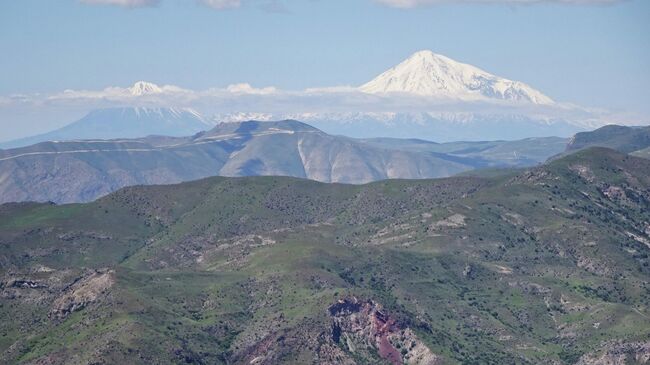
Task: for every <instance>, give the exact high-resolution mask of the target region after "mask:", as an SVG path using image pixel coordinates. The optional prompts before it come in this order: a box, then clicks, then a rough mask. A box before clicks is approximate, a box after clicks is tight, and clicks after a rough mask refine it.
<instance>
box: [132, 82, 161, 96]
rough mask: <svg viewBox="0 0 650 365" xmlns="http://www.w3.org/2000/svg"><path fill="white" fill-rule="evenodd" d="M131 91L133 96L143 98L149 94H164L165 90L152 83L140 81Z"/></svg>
mask: <svg viewBox="0 0 650 365" xmlns="http://www.w3.org/2000/svg"><path fill="white" fill-rule="evenodd" d="M129 91H130V92H131V95H134V96H142V95H149V94H160V93H162V92H163V89H162V88H161V87H160V86H158V85H156V84H154V83H151V82H146V81H138V82H136V83H135V84H133V86H132V87H130V88H129Z"/></svg>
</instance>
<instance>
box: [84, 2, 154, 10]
mask: <svg viewBox="0 0 650 365" xmlns="http://www.w3.org/2000/svg"><path fill="white" fill-rule="evenodd" d="M79 2H81V3H84V4H90V5H115V6H122V7H125V8H140V7H145V6H155V5H158V3H160V0H79Z"/></svg>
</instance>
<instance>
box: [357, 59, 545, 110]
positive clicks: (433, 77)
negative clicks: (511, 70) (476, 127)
mask: <svg viewBox="0 0 650 365" xmlns="http://www.w3.org/2000/svg"><path fill="white" fill-rule="evenodd" d="M359 89H360V90H361V91H364V92H367V93H373V94H376V93H408V94H415V95H422V96H432V97H437V98H448V99H458V100H466V101H475V100H481V99H500V100H510V101H525V102H530V103H533V104H552V103H553V100H551V98H549V97H548V96H546V95H544V94H542V93H541V92H539V91H537V90H535V89H533V88H532V87H530V86H528V85H526V84H524V83H522V82H518V81H512V80H508V79H504V78H501V77H498V76H495V75H492V74H490V73H488V72H485V71H483V70H481V69H479V68H477V67H474V66H471V65H467V64H464V63H460V62H457V61H454V60H452V59H451V58H449V57H445V56H442V55H439V54H435V53H433V52H431V51H420V52H417V53H415V54H413V55H412V56H411V57H409V58H408V59H407V60H405V61H404V62H402V63H400V64H399V65H397V66H395V67H393V68H391V69H390V70H388V71H386V72H384V73H382V74H381V75H379V76H377V78H375V79H374V80H372V81H370V82H368V83H366V84H364V85H362V86H361V87H360V88H359Z"/></svg>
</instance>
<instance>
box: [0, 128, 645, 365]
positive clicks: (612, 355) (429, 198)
mask: <svg viewBox="0 0 650 365" xmlns="http://www.w3.org/2000/svg"><path fill="white" fill-rule="evenodd" d="M274 128H278V129H285V130H286V129H287V126H286V125H285V126H282V125H280V126H277V127H274ZM245 129H248V130H249V131H250V132H251V133H250V134H253V133H262V132H271V130H268V129H267V130H266V131H262V130H260V129H258V128H257V127H255V126H254V125H249V126H246V127H245ZM304 132H309V133H311V132H310V131H309V130H308V129H305V130H304ZM296 133H297V132H296ZM312 134H313V133H312ZM283 135H285V136H286V135H289V134H288V133H284V134H283ZM212 137H213V138H214V137H217V136H216V135H214V136H212ZM242 138H246V137H242ZM649 222H650V161H649V160H645V159H640V158H635V157H631V156H628V155H624V154H621V153H618V152H616V151H613V150H609V149H605V148H590V149H587V150H582V151H579V152H577V153H575V154H572V155H571V156H567V157H565V158H563V159H560V160H557V161H554V162H552V163H549V164H545V165H543V166H538V167H535V168H532V169H528V170H526V171H521V172H520V173H517V174H513V175H512V176H508V177H507V178H503V177H499V178H494V179H482V178H471V177H453V178H447V179H438V180H419V181H413V180H391V181H382V182H377V183H372V184H367V185H361V186H358V185H344V184H322V183H317V182H314V181H308V180H302V179H296V178H288V177H244V178H226V177H213V178H209V179H202V180H198V181H193V182H187V183H183V184H178V185H166V186H137V187H131V188H126V189H123V190H120V191H118V192H115V193H113V194H110V195H108V196H106V197H104V198H102V199H99V200H97V201H95V202H92V203H89V204H73V205H60V206H59V205H53V204H35V203H30V204H27V203H22V204H15V203H14V204H6V205H0V315H1V316H2V317H1V318H2V321H0V328H1V330H2V337H1V340H0V363H2V364H49V365H67V364H133V365H148V364H214V365H226V364H228V365H288V364H313V365H317V364H318V365H326V364H332V365H333V364H341V365H357V364H358V365H362V364H386V365H389V364H390V365H397V364H400V365H401V364H404V365H443V364H444V365H456V364H458V365H460V364H462V365H468V364H507V365H511V364H512V365H533V364H552V365H623V364H636V365H641V364H646V365H647V364H648V361H647V360H648V359H650V309H649V308H650V298H649V296H648V283H649V282H650V223H649Z"/></svg>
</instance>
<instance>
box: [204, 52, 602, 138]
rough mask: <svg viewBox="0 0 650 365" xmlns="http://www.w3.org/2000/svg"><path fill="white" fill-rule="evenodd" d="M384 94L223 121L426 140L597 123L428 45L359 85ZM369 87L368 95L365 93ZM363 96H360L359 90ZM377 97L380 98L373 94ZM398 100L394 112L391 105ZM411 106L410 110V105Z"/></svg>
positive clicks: (551, 132) (541, 132) (558, 132)
mask: <svg viewBox="0 0 650 365" xmlns="http://www.w3.org/2000/svg"><path fill="white" fill-rule="evenodd" d="M354 90H355V91H360V92H362V95H361V97H367V96H368V95H365V94H372V99H373V100H375V99H377V98H379V100H385V103H386V106H382V107H381V108H379V109H381V110H378V111H375V110H372V108H373V107H377V105H376V104H369V106H368V108H369V109H368V110H363V111H351V112H305V113H257V112H256V113H241V112H237V113H226V114H220V115H217V116H216V117H215V120H216V121H218V122H226V121H241V120H244V119H249V118H255V119H257V120H259V119H264V120H280V119H296V120H301V121H304V122H306V123H309V124H311V125H313V126H315V127H317V128H319V129H321V130H323V131H325V132H327V133H330V134H342V135H346V136H348V137H355V138H373V137H394V138H422V139H427V140H433V141H438V142H449V141H459V140H463V141H468V140H469V141H486V140H515V139H523V138H529V137H547V136H559V137H570V136H572V135H574V134H575V133H578V132H582V131H587V130H590V129H593V128H595V127H597V126H600V125H602V124H599V123H598V122H594V119H593V118H586V119H584V118H583V119H580V118H577V117H575V116H574V114H572V112H575V113H576V114H577V115H583V116H584V113H583V111H575V110H574V109H572V107H571V106H567V105H563V104H557V103H555V102H554V101H553V100H552V99H551V98H550V97H548V96H546V95H544V94H543V93H542V92H540V91H538V90H536V89H534V88H532V87H530V86H528V85H526V84H524V83H522V82H519V81H512V80H508V79H505V78H502V77H498V76H495V75H493V74H490V73H488V72H486V71H483V70H481V69H479V68H477V67H474V66H471V65H467V64H464V63H460V62H457V61H454V60H452V59H451V58H448V57H445V56H442V55H438V54H435V53H433V52H431V51H420V52H417V53H415V54H413V55H412V56H410V57H409V58H408V59H406V60H405V61H403V62H402V63H400V64H399V65H397V66H395V67H393V68H391V69H389V70H387V71H386V72H384V73H382V74H381V75H379V76H378V77H376V78H375V79H373V80H371V81H369V82H367V83H365V84H363V85H361V86H359V87H358V88H355V89H354ZM364 93H365V94H364ZM357 96H358V95H357ZM375 103H378V102H377V101H376V100H375ZM389 105H395V108H396V109H397V111H391V110H390V106H389ZM405 110H406V111H405Z"/></svg>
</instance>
